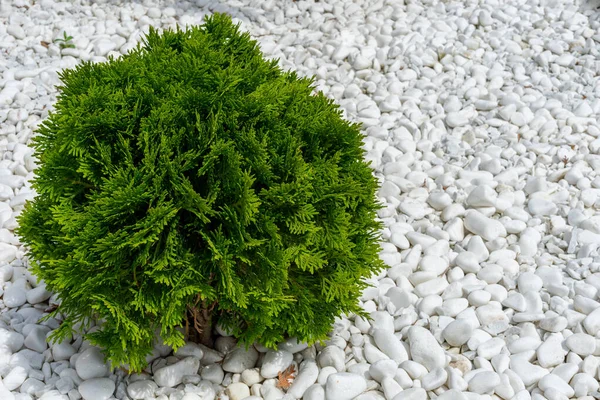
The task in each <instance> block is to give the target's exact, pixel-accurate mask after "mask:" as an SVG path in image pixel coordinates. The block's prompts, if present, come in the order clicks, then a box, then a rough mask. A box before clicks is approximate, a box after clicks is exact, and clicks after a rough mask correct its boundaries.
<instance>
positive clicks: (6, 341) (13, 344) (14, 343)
mask: <svg viewBox="0 0 600 400" xmlns="http://www.w3.org/2000/svg"><path fill="white" fill-rule="evenodd" d="M24 341H25V338H24V337H23V335H21V334H20V333H18V332H13V331H9V330H7V329H4V328H0V346H6V347H8V348H9V349H10V350H11V351H12V352H13V353H16V352H17V351H19V350H21V348H22V347H23V342H24Z"/></svg>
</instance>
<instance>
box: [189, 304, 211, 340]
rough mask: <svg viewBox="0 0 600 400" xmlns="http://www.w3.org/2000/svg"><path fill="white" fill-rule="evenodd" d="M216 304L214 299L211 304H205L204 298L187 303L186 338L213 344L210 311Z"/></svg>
mask: <svg viewBox="0 0 600 400" xmlns="http://www.w3.org/2000/svg"><path fill="white" fill-rule="evenodd" d="M198 303H200V304H198ZM198 305H200V307H198ZM216 305H217V302H216V301H215V302H214V303H212V304H211V305H207V304H206V301H205V300H202V301H200V299H199V298H197V300H196V304H194V305H191V306H190V305H188V319H187V320H186V322H185V323H186V326H185V332H186V338H187V339H188V340H193V341H195V342H198V343H202V344H203V345H205V346H212V345H213V337H212V311H213V309H214V308H215V306H216ZM190 324H191V328H192V329H191V330H190Z"/></svg>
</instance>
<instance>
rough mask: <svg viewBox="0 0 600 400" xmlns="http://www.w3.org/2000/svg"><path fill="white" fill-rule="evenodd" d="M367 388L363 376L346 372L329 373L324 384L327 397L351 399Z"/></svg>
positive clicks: (341, 399) (337, 399)
mask: <svg viewBox="0 0 600 400" xmlns="http://www.w3.org/2000/svg"><path fill="white" fill-rule="evenodd" d="M365 390H367V381H366V379H365V378H364V377H363V376H360V375H356V374H351V373H348V372H338V373H335V374H331V375H329V377H328V378H327V383H326V384H325V397H326V398H327V399H336V400H351V399H353V398H354V397H356V396H358V395H359V394H361V393H363V392H364V391H365Z"/></svg>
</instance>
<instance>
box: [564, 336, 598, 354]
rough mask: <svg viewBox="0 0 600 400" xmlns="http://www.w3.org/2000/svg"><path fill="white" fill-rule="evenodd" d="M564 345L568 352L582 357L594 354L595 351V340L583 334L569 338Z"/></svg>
mask: <svg viewBox="0 0 600 400" xmlns="http://www.w3.org/2000/svg"><path fill="white" fill-rule="evenodd" d="M565 344H566V346H567V348H568V349H569V350H571V351H572V352H574V353H576V354H578V355H580V356H582V357H586V356H589V355H591V354H594V352H595V351H596V339H595V338H594V337H593V336H591V335H586V334H585V333H575V334H573V335H571V336H569V337H568V338H567V340H566V342H565Z"/></svg>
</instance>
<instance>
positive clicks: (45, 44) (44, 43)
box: [40, 40, 50, 48]
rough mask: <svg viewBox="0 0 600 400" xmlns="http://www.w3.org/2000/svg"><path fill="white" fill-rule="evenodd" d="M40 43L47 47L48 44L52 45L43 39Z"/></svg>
mask: <svg viewBox="0 0 600 400" xmlns="http://www.w3.org/2000/svg"><path fill="white" fill-rule="evenodd" d="M40 44H41V45H42V46H44V47H45V48H48V46H50V43H48V42H45V41H43V40H42V41H41V42H40Z"/></svg>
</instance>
